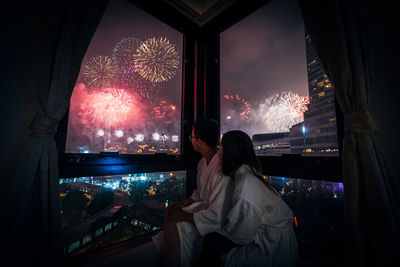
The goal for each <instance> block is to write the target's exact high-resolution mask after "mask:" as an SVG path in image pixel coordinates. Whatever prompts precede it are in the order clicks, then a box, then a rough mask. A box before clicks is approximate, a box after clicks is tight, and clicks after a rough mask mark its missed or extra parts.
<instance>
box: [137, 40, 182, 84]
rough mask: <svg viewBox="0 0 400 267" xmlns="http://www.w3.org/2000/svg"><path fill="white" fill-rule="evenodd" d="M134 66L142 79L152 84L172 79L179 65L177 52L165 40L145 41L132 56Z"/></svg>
mask: <svg viewBox="0 0 400 267" xmlns="http://www.w3.org/2000/svg"><path fill="white" fill-rule="evenodd" d="M133 58H134V66H135V68H136V71H137V72H138V73H139V74H140V76H142V77H143V78H145V79H147V80H149V81H152V82H165V81H168V80H170V79H172V78H173V77H174V76H175V74H176V71H177V70H178V65H179V55H178V51H177V50H175V46H174V45H173V44H171V43H170V42H169V40H167V38H162V37H160V38H159V39H156V38H155V37H153V38H150V39H148V40H146V41H145V42H144V43H142V44H141V45H140V46H139V48H138V49H137V53H136V54H134V56H133Z"/></svg>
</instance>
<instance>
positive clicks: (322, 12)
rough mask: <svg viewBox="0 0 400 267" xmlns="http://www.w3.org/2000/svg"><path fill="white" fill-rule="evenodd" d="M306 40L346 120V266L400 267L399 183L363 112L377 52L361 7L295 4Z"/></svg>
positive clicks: (366, 9)
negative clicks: (332, 87) (323, 71)
mask: <svg viewBox="0 0 400 267" xmlns="http://www.w3.org/2000/svg"><path fill="white" fill-rule="evenodd" d="M299 2H300V7H301V9H302V13H303V17H304V21H305V27H306V29H307V31H308V33H309V34H310V36H311V40H312V43H313V45H314V46H315V48H316V50H317V52H318V55H319V57H320V60H321V62H322V64H323V66H324V68H325V71H326V72H327V75H328V77H329V79H330V80H331V82H332V83H333V85H334V87H335V95H336V99H337V101H338V103H339V106H340V108H341V110H342V111H343V113H344V117H345V125H344V126H345V127H344V128H345V136H344V140H343V147H342V148H341V149H342V173H343V180H344V192H345V227H346V228H345V244H343V245H344V251H345V263H346V265H347V266H400V262H399V256H398V252H399V251H400V232H399V218H400V213H399V204H400V202H399V194H398V193H397V192H396V190H398V189H400V188H399V182H398V180H397V179H396V177H394V175H393V174H392V172H391V169H390V167H389V164H388V161H387V160H386V156H385V152H384V151H383V149H382V147H381V145H380V143H379V142H378V139H377V137H376V132H377V131H378V127H377V125H376V124H375V122H374V119H373V118H372V117H371V115H370V114H369V112H368V95H369V92H370V90H371V88H372V83H373V81H374V75H375V72H374V71H373V62H374V56H375V53H376V51H374V49H373V43H372V42H370V40H371V39H372V38H371V35H370V33H369V31H368V29H369V27H370V26H371V23H373V19H376V17H374V12H373V9H374V7H372V6H370V5H369V4H368V3H366V2H361V1H360V2H357V3H356V1H337V0H312V1H307V0H300V1H299Z"/></svg>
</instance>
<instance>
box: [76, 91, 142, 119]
mask: <svg viewBox="0 0 400 267" xmlns="http://www.w3.org/2000/svg"><path fill="white" fill-rule="evenodd" d="M86 100H87V101H86V103H85V104H84V107H82V108H84V110H85V112H86V113H87V114H90V115H91V116H92V117H93V122H94V123H95V124H97V125H99V126H106V127H111V126H118V125H120V124H123V123H124V122H125V121H126V117H127V115H128V113H131V112H133V111H134V109H135V105H134V102H133V101H134V99H133V97H132V95H130V94H129V93H127V92H126V91H125V90H124V89H117V88H106V89H105V90H103V91H101V92H98V93H94V94H92V95H91V97H90V98H88V99H86Z"/></svg>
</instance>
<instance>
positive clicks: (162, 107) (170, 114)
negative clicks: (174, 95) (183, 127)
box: [152, 100, 177, 124]
mask: <svg viewBox="0 0 400 267" xmlns="http://www.w3.org/2000/svg"><path fill="white" fill-rule="evenodd" d="M176 111H177V108H176V106H175V105H171V104H168V102H167V101H166V100H161V101H160V103H159V104H158V106H156V107H153V110H152V114H153V116H154V118H155V119H157V120H162V121H163V122H164V123H165V124H171V123H173V122H174V121H175V120H176V118H175V117H176V115H177V112H176Z"/></svg>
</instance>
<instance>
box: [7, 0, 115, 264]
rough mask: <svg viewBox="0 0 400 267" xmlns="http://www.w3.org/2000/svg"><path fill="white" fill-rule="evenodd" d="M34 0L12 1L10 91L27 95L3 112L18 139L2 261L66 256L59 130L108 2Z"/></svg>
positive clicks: (10, 168) (11, 157) (10, 159)
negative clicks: (56, 141) (62, 232)
mask: <svg viewBox="0 0 400 267" xmlns="http://www.w3.org/2000/svg"><path fill="white" fill-rule="evenodd" d="M32 2H33V3H24V2H18V3H16V4H14V6H12V7H11V8H9V10H8V12H10V14H12V16H10V20H8V25H6V26H7V34H8V36H15V39H14V40H9V39H7V41H8V42H10V45H11V46H13V47H12V49H9V50H6V51H7V52H8V53H6V55H4V57H5V58H6V61H7V60H8V61H9V63H10V65H9V66H8V67H9V69H12V70H13V72H11V71H10V73H9V74H10V76H9V77H6V80H7V81H6V84H9V85H10V87H11V88H9V90H11V91H10V92H9V95H6V99H9V100H12V99H13V97H15V99H16V100H17V99H21V98H25V99H24V101H23V103H22V104H21V105H20V106H19V107H18V109H16V108H14V106H13V105H12V104H8V103H6V104H5V106H6V107H8V109H7V110H5V115H3V116H4V117H5V118H7V117H8V119H9V120H10V121H12V120H14V121H13V122H12V123H11V125H12V128H11V129H10V132H8V133H7V134H9V135H10V136H9V140H15V142H14V143H13V144H12V145H10V146H8V148H9V149H8V150H7V151H6V152H8V153H7V155H6V156H3V155H2V159H4V162H2V165H1V167H2V175H3V179H2V180H3V181H4V184H3V186H2V192H1V197H2V199H1V205H2V209H1V211H2V213H3V215H2V217H3V219H2V222H1V231H2V232H1V240H2V249H1V251H2V256H1V258H0V262H1V263H0V265H2V266H61V265H62V264H63V243H62V237H61V220H60V208H59V194H58V179H59V176H58V158H57V149H56V144H55V141H54V134H55V133H56V131H57V125H58V122H59V121H60V120H61V118H62V117H63V115H64V114H65V112H66V110H67V109H68V106H69V102H70V98H71V94H72V90H73V88H74V85H75V81H76V79H77V77H78V74H79V69H80V64H81V61H82V59H83V57H84V55H85V52H86V49H87V47H88V46H89V42H90V40H91V38H92V36H93V34H94V32H95V29H96V27H97V25H98V23H99V21H100V19H101V17H102V14H103V13H104V11H105V8H106V6H107V3H108V1H107V0H68V1H32ZM21 10H22V11H21ZM13 31H18V32H13ZM15 40H17V41H19V42H14V43H13V42H12V41H15ZM3 52H4V51H3ZM18 59H20V60H19V61H16V60H18ZM12 90H14V91H12ZM12 94H14V95H12ZM24 103H30V104H32V103H33V104H32V105H29V104H27V105H24ZM16 118H17V119H16ZM6 147H7V146H6ZM3 264H4V265H3Z"/></svg>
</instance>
